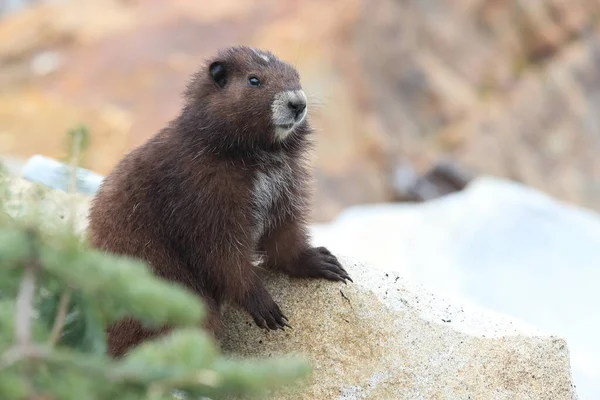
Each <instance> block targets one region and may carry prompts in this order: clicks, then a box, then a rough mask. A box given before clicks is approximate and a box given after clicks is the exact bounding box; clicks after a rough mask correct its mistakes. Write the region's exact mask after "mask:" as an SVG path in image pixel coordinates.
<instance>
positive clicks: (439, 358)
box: [11, 179, 576, 400]
mask: <svg viewBox="0 0 600 400" xmlns="http://www.w3.org/2000/svg"><path fill="white" fill-rule="evenodd" d="M13 182H14V184H13V189H14V190H16V191H18V192H19V193H21V194H23V195H26V196H34V197H35V198H37V199H38V200H39V204H40V205H41V206H42V207H43V210H44V211H45V212H46V213H47V215H48V222H47V223H48V224H49V226H51V225H52V223H56V222H57V221H59V220H60V219H61V218H63V217H64V216H65V212H66V209H67V205H68V200H69V198H70V197H69V195H68V194H67V193H65V192H63V191H60V190H50V189H48V190H44V191H43V193H41V194H40V193H39V191H38V190H32V189H34V188H35V187H36V186H35V185H34V184H32V183H30V182H27V181H24V180H21V179H14V181H13ZM76 197H77V199H76V200H77V202H76V204H77V206H76V212H77V224H76V229H77V231H78V232H79V233H80V234H83V232H84V230H85V226H86V216H87V209H88V207H89V204H90V203H89V201H90V198H89V197H86V196H83V195H81V194H77V195H76ZM11 207H13V211H12V212H11V213H12V214H14V212H15V211H14V210H16V209H18V207H19V203H12V206H11ZM340 259H341V260H342V261H344V265H345V266H346V267H347V269H348V271H349V272H350V274H351V275H352V278H353V279H354V281H355V283H354V284H348V285H343V284H341V283H332V282H329V281H324V280H294V279H290V278H287V277H285V276H282V275H280V274H277V275H275V274H271V275H269V274H267V276H266V278H267V279H266V282H267V286H268V288H269V290H270V291H271V293H272V294H273V296H274V299H275V300H276V301H278V302H279V304H280V306H281V307H282V309H283V310H284V312H285V313H286V315H287V316H288V317H289V319H290V323H291V324H292V325H293V326H294V329H291V330H286V331H285V332H280V331H278V332H265V331H263V330H260V329H259V328H257V327H256V326H255V325H254V324H253V323H252V322H251V319H250V317H249V316H248V315H247V314H246V313H243V312H240V311H239V310H237V309H234V308H227V309H226V312H225V315H224V324H225V325H226V327H225V332H226V333H227V335H226V337H225V338H224V339H223V342H222V344H223V349H224V351H225V352H226V353H228V354H230V355H233V356H242V357H270V356H272V355H275V354H281V355H285V354H291V353H301V354H304V355H305V357H307V358H308V359H309V360H310V361H311V362H312V365H313V368H314V371H315V373H314V375H313V379H312V380H311V382H309V384H308V386H307V387H305V388H303V390H302V391H301V392H297V391H295V390H288V391H286V392H284V393H282V394H281V395H278V397H277V398H278V399H282V400H283V399H287V398H289V399H340V400H341V399H394V400H396V399H411V400H412V399H430V398H454V399H468V398H477V399H480V398H485V399H511V400H512V399H515V398H519V399H552V400H562V399H575V398H576V397H575V390H574V388H573V387H572V384H571V373H570V367H569V351H568V346H567V344H566V342H565V341H564V340H563V339H562V338H560V337H557V336H554V335H549V334H546V333H543V332H540V331H538V330H536V329H534V328H532V327H531V326H529V325H527V324H525V323H522V322H519V321H518V320H514V319H509V318H507V317H505V316H503V315H500V314H496V313H493V312H490V311H486V310H483V309H481V308H478V307H476V306H474V305H472V304H460V303H458V302H457V303H449V302H447V301H445V300H444V299H443V298H441V297H439V296H436V295H433V294H431V293H430V292H428V291H426V290H425V289H423V287H422V286H418V285H415V284H413V283H411V282H409V281H408V280H406V279H405V278H403V277H399V276H397V275H396V274H394V273H393V272H384V271H380V270H377V269H373V268H367V267H365V266H363V265H361V264H360V263H356V262H354V261H352V260H351V259H350V258H347V257H344V256H341V257H340Z"/></svg>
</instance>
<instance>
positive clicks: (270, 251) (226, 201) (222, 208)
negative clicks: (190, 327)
mask: <svg viewBox="0 0 600 400" xmlns="http://www.w3.org/2000/svg"><path fill="white" fill-rule="evenodd" d="M184 100H185V101H184V104H183V107H182V110H181V112H180V114H179V115H178V116H177V117H176V118H175V119H174V120H172V121H171V122H170V123H169V124H168V125H167V126H166V127H165V128H163V129H162V130H160V131H159V132H158V133H157V134H156V135H155V136H154V137H152V138H150V139H149V140H148V141H147V142H146V143H145V144H143V145H141V146H140V147H138V148H136V149H134V150H132V151H131V152H130V153H128V154H127V155H126V156H125V157H124V158H123V159H122V160H121V161H120V162H119V163H118V164H117V165H116V167H115V168H114V169H113V171H111V173H110V174H109V175H108V176H107V177H106V178H105V180H104V181H103V183H102V185H101V187H100V189H99V191H98V193H97V194H96V196H95V197H94V199H93V201H92V207H91V210H90V215H89V228H88V237H89V240H90V243H91V245H92V246H94V247H96V248H98V249H102V250H105V251H107V252H111V253H114V254H121V255H127V256H132V257H135V258H139V259H142V260H144V261H146V262H147V263H148V264H149V265H150V267H151V268H152V270H153V272H154V273H155V274H157V275H158V276H160V277H162V278H164V279H168V280H170V281H173V282H177V283H179V284H181V285H184V286H185V287H187V288H189V289H191V290H192V291H193V292H195V293H197V294H198V295H199V296H201V298H202V299H203V300H204V302H205V304H206V305H207V307H208V309H209V317H208V318H207V321H206V328H207V329H208V330H209V331H210V332H212V333H213V334H215V332H217V331H218V327H219V325H220V308H221V305H222V304H223V303H224V302H226V301H227V302H232V303H233V304H236V305H238V306H240V307H242V308H243V309H245V310H246V311H247V312H248V313H249V314H250V315H251V316H252V318H253V319H254V321H255V323H256V324H257V325H258V326H259V327H261V328H265V329H273V330H275V329H283V328H284V326H289V325H288V323H287V318H286V317H285V316H284V314H283V313H282V312H281V310H280V308H279V306H278V305H277V304H276V303H275V301H273V299H272V298H271V295H270V294H269V292H268V291H267V290H266V289H265V287H264V285H263V283H262V281H261V279H260V277H259V275H258V274H257V270H256V266H255V264H253V262H255V260H256V256H261V257H262V265H263V266H264V267H267V268H272V269H276V270H279V271H282V272H284V273H287V274H289V275H291V276H294V277H313V278H326V279H329V280H333V281H343V282H346V280H350V281H352V280H351V279H350V277H349V276H348V273H347V272H346V271H345V270H344V268H343V267H342V266H341V265H340V263H339V262H338V260H337V258H336V257H335V256H334V255H332V254H331V253H330V252H329V251H328V250H327V249H326V248H324V247H311V245H310V244H309V235H308V232H307V228H306V223H307V214H308V213H307V212H308V178H309V175H308V172H307V169H306V165H305V164H306V162H305V155H306V153H307V151H308V150H309V148H310V141H309V135H310V134H311V132H312V129H311V127H310V126H309V122H308V119H307V98H306V96H305V93H304V91H303V89H302V87H301V84H300V77H299V74H298V72H297V70H296V69H295V68H294V67H293V66H291V65H290V64H288V63H286V62H284V61H282V60H280V59H278V58H277V57H276V56H275V55H274V54H272V53H271V52H269V51H262V50H258V49H254V48H251V47H246V46H236V47H230V48H227V49H223V50H221V51H219V52H218V54H217V55H216V56H215V57H214V58H212V59H210V60H208V61H207V62H206V64H205V65H204V66H203V67H202V68H201V69H200V70H199V71H198V72H197V73H196V74H194V75H193V76H192V78H191V80H190V82H189V84H188V86H187V89H186V90H185V92H184ZM167 330H168V328H167V327H165V328H163V329H161V330H160V332H165V331H167ZM107 333H108V346H109V354H111V355H113V356H120V355H122V354H124V353H125V352H126V351H127V350H128V349H129V348H131V347H132V346H134V345H136V344H138V343H140V342H141V341H143V340H145V339H147V338H149V337H151V336H154V335H156V334H158V333H159V332H157V331H153V332H151V331H149V330H147V329H143V328H142V326H141V324H140V323H139V322H137V321H135V320H133V319H124V320H121V321H119V322H117V323H115V324H113V325H112V326H111V327H109V328H108V332H107Z"/></svg>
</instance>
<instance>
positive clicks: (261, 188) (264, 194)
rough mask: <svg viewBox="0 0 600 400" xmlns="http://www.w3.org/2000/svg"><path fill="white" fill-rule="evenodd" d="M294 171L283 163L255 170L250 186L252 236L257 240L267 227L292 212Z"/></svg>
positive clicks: (293, 205)
mask: <svg viewBox="0 0 600 400" xmlns="http://www.w3.org/2000/svg"><path fill="white" fill-rule="evenodd" d="M294 182H295V179H294V173H293V170H292V168H290V166H289V165H287V164H283V165H281V166H278V167H277V168H271V169H269V170H268V171H257V172H256V174H255V177H254V182H253V187H252V219H253V231H254V232H253V237H254V239H255V240H256V241H258V240H259V239H260V238H261V237H262V236H263V235H264V234H265V233H266V232H267V231H268V230H269V229H273V228H275V227H276V226H277V225H278V224H279V223H280V222H281V220H282V219H283V218H284V217H285V216H286V215H287V214H289V213H292V212H294V207H295V203H296V200H295V196H296V195H295V193H297V192H296V191H295V190H294Z"/></svg>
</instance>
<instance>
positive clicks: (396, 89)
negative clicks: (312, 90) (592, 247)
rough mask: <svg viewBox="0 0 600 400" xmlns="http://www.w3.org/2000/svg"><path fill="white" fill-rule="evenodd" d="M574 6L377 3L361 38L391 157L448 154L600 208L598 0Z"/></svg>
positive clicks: (508, 1)
mask: <svg viewBox="0 0 600 400" xmlns="http://www.w3.org/2000/svg"><path fill="white" fill-rule="evenodd" d="M566 4H567V2H566V1H564V0H551V1H544V2H519V1H514V0H500V1H498V0H494V1H492V0H483V1H477V2H472V1H454V2H437V3H436V2H397V1H393V0H375V1H373V2H369V5H368V12H364V13H362V14H361V17H360V18H359V20H358V22H356V25H355V34H354V36H353V44H354V45H355V46H356V53H357V56H358V57H359V59H360V63H361V65H362V69H363V70H364V71H366V72H369V73H365V74H364V77H365V80H367V81H368V83H369V85H370V87H371V97H370V98H371V99H372V102H373V104H374V108H375V109H376V110H378V115H379V116H380V117H381V119H382V125H383V126H384V127H385V130H386V132H387V137H388V140H387V145H388V146H389V147H391V148H392V149H393V150H392V151H391V152H390V153H391V156H390V159H389V163H391V165H395V164H397V162H398V161H397V160H398V158H399V157H403V158H408V159H409V160H410V161H411V162H412V163H413V164H415V166H416V168H417V169H418V170H420V171H424V170H426V169H429V168H431V165H433V164H435V163H436V162H438V160H439V159H440V158H444V157H452V158H453V159H455V160H456V161H457V162H459V163H460V164H461V165H465V166H466V167H468V168H470V169H474V170H476V171H477V172H478V173H484V174H488V175H496V176H500V177H507V178H511V179H517V180H519V181H522V182H524V183H526V184H528V185H531V186H534V187H536V188H539V189H542V190H544V191H547V192H548V193H550V194H552V195H554V196H557V197H558V198H560V199H561V200H565V201H569V202H572V203H575V204H578V205H583V206H586V207H589V208H592V209H595V210H597V211H600V177H599V175H598V173H597V170H598V168H600V164H598V159H597V157H595V154H597V153H598V152H599V151H600V142H599V141H598V140H597V132H598V127H599V126H600V119H599V118H598V115H597V113H594V112H592V110H594V109H596V108H597V105H598V99H599V98H600V64H599V63H598V58H599V54H600V50H599V49H600V35H599V33H600V30H599V29H600V26H599V25H598V18H597V15H599V13H600V3H598V2H593V1H588V0H575V1H572V2H569V3H568V4H569V5H568V6H567V5H566ZM373 43H377V45H376V46H374V45H373ZM549 176H550V177H549Z"/></svg>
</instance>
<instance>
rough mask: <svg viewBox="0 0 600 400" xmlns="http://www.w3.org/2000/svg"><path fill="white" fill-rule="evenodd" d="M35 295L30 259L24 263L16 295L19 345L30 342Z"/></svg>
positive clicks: (16, 333) (25, 345)
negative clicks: (21, 278)
mask: <svg viewBox="0 0 600 400" xmlns="http://www.w3.org/2000/svg"><path fill="white" fill-rule="evenodd" d="M34 296H35V265H34V263H33V262H32V261H30V262H29V263H27V264H26V265H25V271H24V273H23V280H22V281H21V287H20V289H19V294H18V296H17V303H16V307H17V316H16V324H15V337H16V339H17V343H18V345H19V346H23V347H27V346H29V345H30V344H31V324H32V319H33V312H34V308H33V298H34Z"/></svg>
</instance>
